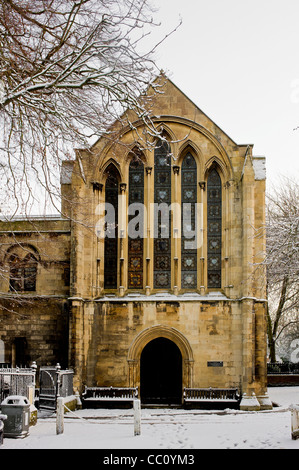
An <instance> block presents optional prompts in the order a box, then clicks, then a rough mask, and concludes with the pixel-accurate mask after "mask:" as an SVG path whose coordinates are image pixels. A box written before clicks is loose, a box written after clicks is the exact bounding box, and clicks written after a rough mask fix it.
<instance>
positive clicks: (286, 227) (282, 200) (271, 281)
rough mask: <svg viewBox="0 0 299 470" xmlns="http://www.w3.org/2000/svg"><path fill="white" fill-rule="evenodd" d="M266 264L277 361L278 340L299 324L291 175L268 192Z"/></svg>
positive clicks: (298, 239)
mask: <svg viewBox="0 0 299 470" xmlns="http://www.w3.org/2000/svg"><path fill="white" fill-rule="evenodd" d="M265 264H266V266H267V273H268V296H269V310H268V341H269V350H270V359H271V361H272V362H275V359H276V341H277V339H278V338H279V337H281V334H282V332H284V334H285V333H286V330H287V329H288V328H289V327H292V328H294V326H295V327H296V325H298V323H299V185H298V182H296V181H292V180H290V179H287V178H284V179H283V180H282V181H281V184H280V186H279V187H277V188H276V189H275V190H274V191H273V192H272V193H271V194H269V195H268V205H267V255H266V258H265ZM287 325H288V326H287ZM297 331H298V329H297Z"/></svg>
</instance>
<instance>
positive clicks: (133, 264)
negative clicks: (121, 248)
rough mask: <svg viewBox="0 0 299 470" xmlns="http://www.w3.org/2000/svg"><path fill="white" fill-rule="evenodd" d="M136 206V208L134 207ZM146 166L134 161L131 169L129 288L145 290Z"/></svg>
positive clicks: (139, 161)
mask: <svg viewBox="0 0 299 470" xmlns="http://www.w3.org/2000/svg"><path fill="white" fill-rule="evenodd" d="M132 204H134V206H132ZM143 204H144V166H143V163H142V161H141V160H139V159H138V160H132V161H131V163H130V167H129V216H128V219H129V224H128V288H129V289H142V288H143V238H144V237H143V230H144V210H143Z"/></svg>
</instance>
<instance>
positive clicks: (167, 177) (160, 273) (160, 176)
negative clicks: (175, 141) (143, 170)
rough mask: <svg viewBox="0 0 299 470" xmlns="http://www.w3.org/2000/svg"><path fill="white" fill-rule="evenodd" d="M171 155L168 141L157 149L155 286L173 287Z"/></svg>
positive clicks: (160, 287) (158, 145)
mask: <svg viewBox="0 0 299 470" xmlns="http://www.w3.org/2000/svg"><path fill="white" fill-rule="evenodd" d="M170 206H171V155H170V148H169V144H168V143H167V142H165V141H164V142H162V141H159V142H158V143H157V147H156V149H155V213H154V217H155V233H154V236H155V239H154V288H155V289H169V288H170V287H171V211H170Z"/></svg>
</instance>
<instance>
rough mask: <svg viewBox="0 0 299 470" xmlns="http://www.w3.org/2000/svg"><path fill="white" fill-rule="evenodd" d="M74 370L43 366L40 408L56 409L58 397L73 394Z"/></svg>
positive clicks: (41, 369)
mask: <svg viewBox="0 0 299 470" xmlns="http://www.w3.org/2000/svg"><path fill="white" fill-rule="evenodd" d="M73 377H74V372H73V370H71V369H66V370H61V368H60V365H59V364H57V365H56V367H41V368H40V373H39V387H40V388H39V409H41V410H52V411H54V410H56V403H57V398H58V397H63V398H65V397H69V396H72V395H73Z"/></svg>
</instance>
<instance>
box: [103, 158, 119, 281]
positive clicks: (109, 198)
mask: <svg viewBox="0 0 299 470" xmlns="http://www.w3.org/2000/svg"><path fill="white" fill-rule="evenodd" d="M106 173H107V179H106V185H105V210H106V226H105V245H104V288H105V289H117V260H118V180H119V178H118V171H117V169H116V168H115V166H114V165H112V164H111V165H109V167H108V168H107V170H106ZM108 205H109V206H108Z"/></svg>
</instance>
